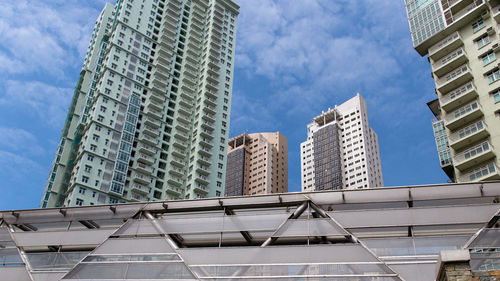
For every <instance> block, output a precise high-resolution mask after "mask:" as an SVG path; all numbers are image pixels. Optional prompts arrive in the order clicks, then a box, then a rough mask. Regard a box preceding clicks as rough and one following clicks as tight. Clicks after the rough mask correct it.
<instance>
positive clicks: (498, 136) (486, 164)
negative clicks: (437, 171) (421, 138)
mask: <svg viewBox="0 0 500 281" xmlns="http://www.w3.org/2000/svg"><path fill="white" fill-rule="evenodd" d="M406 10H407V13H408V19H409V23H410V31H411V35H412V39H413V46H414V48H415V50H416V51H417V52H418V53H419V54H420V55H421V56H426V55H428V60H429V62H430V64H431V69H432V77H433V78H434V81H435V84H436V90H435V91H436V94H437V101H436V104H434V105H433V106H432V107H431V109H432V111H433V113H434V115H435V116H436V117H438V118H437V119H435V120H434V122H433V125H434V132H435V137H436V140H437V142H438V143H437V144H438V150H439V158H440V161H441V166H442V168H443V170H445V172H447V174H448V176H450V178H451V179H452V180H453V181H456V182H469V181H484V180H492V179H500V170H499V168H498V167H499V165H500V160H499V159H498V157H497V155H498V153H500V150H498V148H499V147H500V130H499V129H498V128H500V82H499V80H500V64H499V61H497V59H496V57H497V56H498V55H500V54H499V52H500V38H499V32H500V29H499V28H498V24H499V23H500V0H489V1H486V0H431V1H419V0H406ZM431 104H432V103H431ZM443 133H444V134H443ZM440 142H441V143H440ZM440 144H441V145H440ZM446 145H448V147H445V146H446ZM440 146H442V147H440Z"/></svg>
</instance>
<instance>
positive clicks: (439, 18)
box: [406, 0, 445, 46]
mask: <svg viewBox="0 0 500 281" xmlns="http://www.w3.org/2000/svg"><path fill="white" fill-rule="evenodd" d="M406 11H407V14H408V20H409V23H410V32H411V37H412V39H413V46H418V45H419V44H420V43H422V42H423V41H425V40H427V39H428V38H430V37H431V36H432V35H434V34H436V33H437V32H439V31H441V30H443V29H444V28H445V23H444V18H443V12H442V10H441V5H440V3H439V0H406Z"/></svg>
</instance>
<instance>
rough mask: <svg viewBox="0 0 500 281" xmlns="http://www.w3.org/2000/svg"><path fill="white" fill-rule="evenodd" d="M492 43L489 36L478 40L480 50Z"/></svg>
mask: <svg viewBox="0 0 500 281" xmlns="http://www.w3.org/2000/svg"><path fill="white" fill-rule="evenodd" d="M488 43H490V36H488V34H486V35H484V36H483V37H481V38H479V39H477V40H476V44H477V47H478V48H481V47H483V46H484V45H486V44H488Z"/></svg>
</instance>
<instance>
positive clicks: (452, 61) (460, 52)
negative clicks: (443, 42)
mask: <svg viewBox="0 0 500 281" xmlns="http://www.w3.org/2000/svg"><path fill="white" fill-rule="evenodd" d="M467 61H468V58H467V53H465V51H464V49H463V48H458V49H456V50H455V51H453V52H452V53H450V54H448V55H447V56H445V57H443V58H442V59H439V60H437V61H436V62H434V63H433V64H432V71H433V72H434V74H435V75H437V76H438V77H441V76H443V75H445V74H446V73H448V72H450V71H452V70H453V69H455V68H457V67H459V66H461V65H462V64H464V63H466V62H467Z"/></svg>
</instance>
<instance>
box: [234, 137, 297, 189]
mask: <svg viewBox="0 0 500 281" xmlns="http://www.w3.org/2000/svg"><path fill="white" fill-rule="evenodd" d="M285 192H288V141H287V139H286V137H285V136H284V135H283V134H281V133H280V132H275V133H255V134H246V133H244V134H241V135H239V136H237V137H234V138H232V139H230V140H229V147H228V153H227V170H226V196H239V195H255V194H269V193H285Z"/></svg>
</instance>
